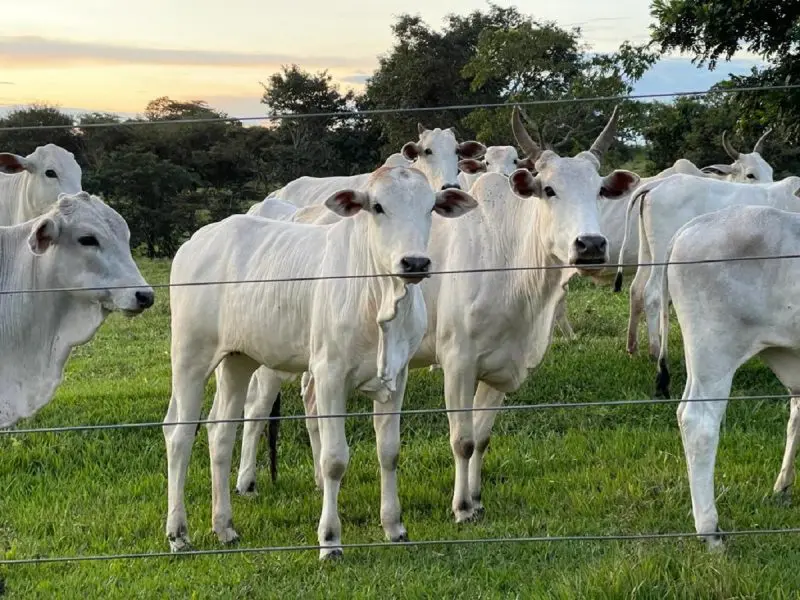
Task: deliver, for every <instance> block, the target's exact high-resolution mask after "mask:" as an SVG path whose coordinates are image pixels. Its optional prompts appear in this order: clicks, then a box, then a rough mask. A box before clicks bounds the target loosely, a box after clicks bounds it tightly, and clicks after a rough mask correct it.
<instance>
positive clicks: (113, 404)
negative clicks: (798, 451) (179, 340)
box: [0, 263, 800, 598]
mask: <svg viewBox="0 0 800 600" xmlns="http://www.w3.org/2000/svg"><path fill="white" fill-rule="evenodd" d="M143 268H144V271H145V274H146V277H147V278H148V280H149V281H150V282H153V283H156V282H165V281H167V279H168V266H167V265H166V264H165V263H145V264H144V265H143ZM571 287H572V290H571V295H570V307H569V309H570V317H571V320H572V323H573V325H574V327H575V329H576V331H577V332H578V333H579V336H580V337H579V339H577V340H575V341H573V342H569V343H567V342H564V341H562V340H557V341H556V343H555V344H554V346H553V347H552V348H551V350H550V351H549V353H548V355H547V358H546V360H545V361H544V363H543V364H542V366H541V367H540V369H539V370H538V371H537V372H536V373H535V374H534V375H533V376H531V377H530V378H529V379H528V382H527V383H526V385H525V386H524V387H523V388H522V389H521V390H519V391H518V392H517V393H516V394H514V395H513V396H512V397H511V398H510V399H509V402H512V403H541V402H561V401H563V402H567V401H587V400H611V399H624V398H631V399H633V398H647V397H650V396H651V394H652V390H653V377H654V367H653V365H652V364H651V363H650V362H649V360H648V359H646V358H644V357H640V358H635V359H630V358H628V356H627V355H626V354H625V351H624V340H623V333H624V328H625V321H626V311H627V295H626V294H618V295H614V294H612V293H611V291H610V290H609V289H608V288H605V289H600V288H595V287H593V286H591V285H585V284H582V283H577V284H574V285H572V286H571ZM157 296H158V301H157V304H156V306H155V307H154V308H153V309H152V310H151V311H150V312H149V314H147V315H146V316H143V317H140V318H137V319H133V320H126V319H124V318H122V317H117V316H114V317H112V318H111V319H109V321H107V322H106V324H105V325H104V326H103V328H102V329H101V331H100V332H99V334H98V335H97V337H96V338H95V339H94V340H93V341H92V342H91V343H90V344H88V345H86V346H84V347H82V348H80V349H78V350H77V351H76V352H75V353H74V355H73V358H72V359H71V361H70V363H69V368H68V373H67V376H66V380H65V382H64V384H63V386H62V387H61V389H60V391H59V393H58V396H57V397H56V399H55V400H54V401H53V403H52V404H50V405H49V406H48V407H47V408H46V409H45V410H43V411H42V412H41V413H40V414H39V415H38V416H37V417H36V418H35V419H34V420H32V421H31V422H29V423H26V424H25V425H26V426H47V425H69V424H94V423H112V422H122V421H159V420H161V419H163V417H164V414H165V412H166V407H167V403H168V399H169V391H170V369H169V357H168V350H169V310H168V305H167V296H168V294H167V293H166V290H159V291H158V293H157ZM671 347H672V348H673V352H672V356H673V359H672V363H673V368H674V370H675V381H674V387H673V394H675V393H677V394H680V392H681V391H682V385H683V369H682V365H681V363H682V355H681V352H680V346H679V335H678V331H677V328H676V327H673V331H672V340H671ZM209 392H210V388H209ZM783 392H784V390H783V389H782V388H781V387H780V386H779V384H778V383H777V380H776V379H775V378H774V376H773V375H772V374H771V372H769V371H768V370H766V368H765V367H764V366H763V365H762V364H760V363H758V362H753V363H750V364H748V365H746V366H745V367H744V368H743V369H741V370H740V372H739V374H738V375H737V378H736V381H735V386H734V394H737V395H742V394H751V393H753V394H763V393H783ZM209 399H210V395H209ZM442 404H443V400H442V385H441V374H440V373H434V374H431V373H429V372H427V371H418V372H415V373H414V374H413V375H412V381H411V384H410V386H409V392H408V396H407V400H406V406H408V407H436V406H441V405H442ZM369 409H370V405H369V404H368V402H367V401H366V400H365V398H363V397H356V398H354V399H353V401H352V403H351V408H350V410H353V411H355V410H369ZM301 410H302V409H301V405H300V402H299V398H298V395H297V389H296V388H292V389H291V391H290V392H288V393H287V394H286V395H285V399H284V413H286V414H288V413H297V412H300V411H301ZM206 411H207V408H206ZM787 414H788V410H787V406H786V403H784V402H776V401H766V402H757V403H756V402H734V403H732V404H731V406H730V407H729V411H728V415H727V420H726V423H725V425H724V431H723V436H722V442H721V445H720V453H719V458H718V468H717V493H718V495H719V500H718V505H719V510H720V516H721V526H722V527H723V529H727V530H732V529H746V528H772V527H775V528H779V527H792V526H798V525H800V514H798V510H797V509H796V508H795V507H794V506H792V505H791V503H790V502H787V501H786V500H783V501H777V500H775V499H773V498H772V496H771V493H770V492H771V488H772V483H773V480H774V478H775V477H776V475H777V473H778V470H779V466H780V458H781V452H782V448H783V444H784V430H785V424H786V417H787ZM348 438H349V441H350V444H351V449H352V458H351V461H350V468H349V470H348V472H347V475H346V477H345V481H344V486H343V490H342V493H341V498H340V509H341V517H342V522H343V541H344V542H345V543H353V542H370V541H380V540H382V530H381V527H380V523H379V515H378V507H379V489H378V464H377V459H376V457H375V447H374V436H373V433H372V427H371V422H370V421H369V420H366V419H351V420H350V422H349V423H348ZM402 439H403V450H402V454H401V460H400V477H401V479H400V486H401V487H400V494H401V500H402V502H403V508H404V516H405V523H406V525H407V527H408V529H409V533H410V535H411V537H412V538H413V539H418V540H419V539H445V538H472V537H503V536H505V537H513V536H529V535H567V534H610V533H637V532H665V531H692V530H693V524H692V520H691V514H690V502H689V491H688V485H687V482H686V472H685V463H684V460H683V454H682V449H681V445H680V439H679V435H678V431H677V424H676V421H675V406H674V405H655V406H643V407H623V408H602V407H601V408H597V409H592V410H578V409H558V410H549V411H537V412H526V413H518V414H511V413H507V414H503V415H501V417H500V418H499V419H498V422H497V425H496V427H495V437H494V438H493V440H492V446H491V450H490V452H489V454H488V456H487V460H486V465H485V471H484V472H485V487H484V503H485V505H486V515H485V516H484V518H483V519H482V520H481V521H480V522H478V523H475V524H472V525H465V526H456V525H455V524H454V523H453V522H452V520H451V514H450V508H449V507H450V494H451V486H452V460H451V455H450V449H449V445H448V443H447V427H446V418H445V416H444V415H437V416H433V417H432V416H430V415H427V416H409V417H407V418H405V419H404V420H403V438H402ZM195 446H196V447H195V450H194V454H193V460H192V464H191V469H190V474H189V480H188V484H187V510H188V511H189V523H190V528H191V530H192V533H193V542H194V544H195V547H196V548H199V549H213V548H218V547H219V546H218V543H217V541H216V537H215V536H213V535H212V534H211V531H210V493H211V492H210V476H209V471H208V452H207V450H206V448H207V438H206V435H205V429H204V428H203V429H202V430H201V432H200V434H199V435H198V438H197V443H196V445H195ZM261 460H262V462H264V463H265V462H266V456H265V454H262V458H261ZM234 461H235V464H238V448H237V452H236V454H235V456H234ZM258 483H259V486H260V495H259V496H258V497H256V498H250V499H245V498H240V497H237V496H234V499H233V505H234V518H235V522H236V526H237V530H238V532H239V534H240V535H241V536H242V542H241V545H242V546H268V545H284V544H316V524H317V520H318V518H319V511H320V505H321V496H320V494H319V493H318V492H317V491H316V489H315V487H314V482H313V472H312V465H311V452H310V449H309V448H308V444H307V437H306V433H305V427H304V425H303V423H302V422H301V421H294V422H284V424H283V425H282V438H281V445H280V474H279V480H278V482H277V483H276V484H272V483H270V481H269V474H268V470H267V469H266V468H264V469H263V470H262V472H261V474H260V478H259V482H258ZM231 485H232V486H233V481H232V482H231ZM165 510H166V458H165V453H164V439H163V436H162V433H161V430H160V429H159V428H154V429H143V430H120V431H102V432H86V433H61V434H33V435H20V436H0V555H2V554H5V557H6V558H23V557H34V556H58V555H86V554H111V553H123V552H151V551H164V550H165V549H167V543H166V539H165V537H164V519H165ZM799 541H800V540H798V539H797V538H796V537H792V536H789V535H786V536H779V537H772V536H771V537H763V538H762V537H758V538H735V539H732V540H730V541H729V542H728V547H727V551H726V552H725V553H722V554H709V553H707V552H706V551H705V550H704V548H703V546H702V545H701V544H700V543H699V542H698V541H697V540H695V539H694V538H690V539H684V540H667V541H642V542H610V543H609V542H591V543H588V542H587V543H548V544H544V543H536V544H496V545H491V546H481V545H470V546H458V547H425V548H411V549H406V548H403V549H399V548H389V549H379V550H375V549H373V550H349V551H346V553H345V558H344V560H343V561H341V562H339V563H337V564H319V562H318V560H317V553H316V552H301V553H278V554H264V555H233V556H222V557H220V556H212V557H197V558H188V559H187V558H153V559H147V560H135V561H133V560H117V561H111V562H97V563H79V564H68V565H44V566H14V567H8V566H5V567H0V579H4V580H5V595H6V596H7V597H9V598H27V597H46V598H51V597H64V598H71V597H76V598H77V597H81V598H83V597H89V598H99V597H102V598H139V597H141V598H184V597H185V598H218V597H224V598H273V597H281V596H282V597H285V598H293V597H300V596H301V595H302V596H303V597H312V596H313V597H318V596H319V597H321V596H325V597H328V596H332V597H341V598H361V597H380V598H391V597H433V598H445V597H446V598H451V597H469V598H500V597H503V598H506V597H514V596H518V597H523V598H531V597H533V598H550V597H553V598H574V597H591V598H621V597H625V598H627V597H636V598H665V597H676V598H755V597H764V598H781V597H789V596H790V595H791V594H794V593H795V592H794V591H795V590H798V589H800V572H798V569H797V561H798V558H800V552H798V550H799V549H800V545H798V542H799Z"/></svg>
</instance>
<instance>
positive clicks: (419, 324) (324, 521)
mask: <svg viewBox="0 0 800 600" xmlns="http://www.w3.org/2000/svg"><path fill="white" fill-rule="evenodd" d="M325 206H327V207H328V208H329V209H330V210H332V211H334V212H336V213H337V214H339V215H341V216H342V217H353V218H346V219H342V220H341V221H339V222H337V223H335V224H333V225H330V226H316V225H306V224H298V223H286V222H280V221H273V220H269V219H263V218H260V217H255V216H251V215H234V216H232V217H229V218H227V219H225V220H223V221H221V222H219V223H214V224H211V225H207V226H206V227H203V228H202V229H200V230H199V231H197V232H196V233H195V234H194V235H193V236H192V237H191V239H190V240H189V241H188V242H186V243H185V244H184V245H183V246H181V248H180V249H179V250H178V253H177V254H176V256H175V259H174V261H173V263H172V274H171V281H172V282H173V283H178V284H179V283H189V282H198V281H209V280H212V281H213V280H248V279H269V278H286V277H289V278H295V277H307V276H310V277H314V276H320V277H321V276H324V277H329V276H340V275H365V276H367V278H363V279H354V278H347V279H343V278H338V279H320V280H314V281H298V282H291V283H287V282H283V283H276V284H274V285H263V284H262V285H248V284H241V285H226V286H210V287H202V288H197V287H192V288H187V287H173V288H171V295H170V297H171V306H172V353H171V354H172V383H173V387H172V399H171V401H170V406H169V411H168V413H167V416H166V419H165V422H170V421H185V420H194V419H197V418H198V416H199V414H200V409H201V406H202V403H203V390H204V388H205V384H206V381H207V380H208V378H209V376H210V375H211V372H212V371H213V370H214V369H215V368H217V366H218V365H219V368H218V369H217V395H216V397H215V402H214V405H213V407H212V410H211V413H210V415H209V417H210V418H211V419H217V418H226V417H238V416H239V415H241V413H242V409H243V406H244V403H245V398H246V395H247V389H248V382H249V381H250V378H251V376H252V374H253V372H254V371H255V370H256V368H257V367H258V366H259V365H265V366H267V367H269V368H272V369H277V370H280V371H284V372H288V373H292V372H294V373H300V372H303V371H306V370H308V371H309V373H310V374H311V377H312V378H313V380H312V384H311V385H313V387H314V390H315V392H314V393H315V398H316V406H317V409H318V411H319V414H321V415H326V414H341V413H344V412H345V410H346V400H347V397H348V394H349V393H350V392H352V391H354V390H356V389H360V390H362V391H365V392H367V393H369V394H370V395H371V396H372V397H373V400H374V408H375V411H376V412H384V411H397V410H399V409H400V407H401V405H402V400H403V394H404V391H405V385H406V378H407V374H408V360H409V358H410V356H411V355H412V354H414V352H416V350H417V348H418V347H419V344H420V342H421V341H422V336H423V333H424V331H425V326H426V309H425V303H424V302H423V298H422V293H421V291H420V288H419V287H418V286H417V285H411V284H418V283H419V282H420V281H422V280H423V279H424V278H425V277H426V276H427V273H428V271H429V270H430V267H431V259H430V258H429V257H428V254H427V245H428V239H429V236H430V229H431V222H432V219H433V217H432V213H433V212H436V213H437V214H438V215H441V216H443V217H457V216H460V215H461V214H464V213H466V212H468V211H469V210H471V209H472V208H474V207H475V206H476V204H475V201H474V200H473V199H472V198H471V197H470V196H469V195H467V194H466V193H464V192H462V191H460V190H455V189H447V190H442V191H440V192H438V193H434V192H433V190H431V188H430V185H429V184H428V182H427V180H426V179H425V177H424V176H423V175H422V174H421V173H420V172H419V171H417V170H415V169H408V168H403V167H395V168H383V167H382V168H379V169H378V170H377V171H375V173H374V174H373V175H372V177H371V178H370V181H369V183H368V185H367V186H366V189H364V190H361V191H357V190H340V191H338V192H336V193H334V194H333V195H331V196H330V197H329V198H328V199H327V200H326V201H325ZM354 215H355V216H354ZM433 264H434V266H435V265H436V263H433ZM380 273H383V274H389V273H394V274H395V276H392V277H388V276H387V277H374V275H377V274H380ZM370 275H373V277H369V276H370ZM268 412H269V410H268ZM319 427H320V431H321V448H322V451H321V455H320V464H321V466H322V474H323V478H324V485H323V488H324V498H323V509H322V515H321V518H320V522H319V529H318V535H319V543H320V545H321V546H323V549H322V550H321V551H320V558H326V557H329V556H336V555H339V554H341V548H340V544H341V523H340V521H339V515H338V510H337V498H338V493H339V487H340V483H341V480H342V477H343V476H344V472H345V470H346V468H347V463H348V460H349V450H348V447H347V441H346V439H345V428H344V420H343V419H342V418H336V419H331V420H323V421H322V422H321V423H320V424H319ZM375 431H376V436H377V446H378V458H379V461H380V464H381V523H382V525H383V527H384V531H385V533H386V537H387V539H389V540H394V541H398V540H404V539H406V537H407V534H406V529H405V527H404V525H403V523H402V520H401V514H400V501H399V498H398V494H397V477H396V467H397V458H398V453H399V446H400V438H399V435H400V418H399V416H398V415H386V416H379V417H377V418H376V419H375ZM194 432H195V427H194V426H192V425H180V426H169V425H165V426H164V436H165V439H166V444H167V461H168V469H169V513H168V518H167V528H166V530H167V537H168V539H169V542H170V547H171V549H172V550H173V551H179V550H181V549H183V548H185V547H186V546H187V545H188V543H189V537H188V527H187V521H186V512H185V508H184V503H183V489H184V483H185V478H186V470H187V467H188V462H189V456H190V453H191V447H192V442H193V440H194ZM208 433H209V446H210V452H211V474H212V499H213V502H212V523H213V529H214V531H215V532H216V533H217V536H218V537H219V539H220V541H222V542H223V543H228V542H232V541H233V540H235V539H236V538H237V534H236V532H235V531H234V528H233V523H232V515H231V506H230V492H229V488H228V479H229V477H230V468H231V455H232V451H233V443H234V440H235V435H236V426H235V424H231V423H226V424H209V425H208Z"/></svg>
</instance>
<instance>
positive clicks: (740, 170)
mask: <svg viewBox="0 0 800 600" xmlns="http://www.w3.org/2000/svg"><path fill="white" fill-rule="evenodd" d="M727 133H728V132H727V131H723V132H722V147H723V148H724V149H725V152H726V153H727V154H728V156H730V157H731V158H732V159H733V164H730V165H709V166H707V167H703V168H702V169H701V171H702V172H703V173H706V174H707V175H709V176H711V177H714V178H715V179H724V180H726V181H735V182H738V183H771V182H772V181H773V174H772V167H771V166H770V164H769V163H768V162H767V161H765V160H764V159H763V158H762V157H761V150H762V149H763V146H764V140H765V139H766V138H767V136H768V135H769V134H770V133H772V128H769V129H767V130H766V131H765V132H764V134H763V135H762V136H761V137H760V138H758V141H757V142H756V145H755V146H753V151H752V152H748V153H744V152H739V151H738V150H737V149H736V148H734V147H733V145H732V144H731V143H730V141H729V140H728V139H727Z"/></svg>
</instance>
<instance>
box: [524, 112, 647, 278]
mask: <svg viewBox="0 0 800 600" xmlns="http://www.w3.org/2000/svg"><path fill="white" fill-rule="evenodd" d="M616 125H617V110H616V109H614V113H613V114H612V115H611V119H610V120H609V122H608V124H607V125H606V127H605V128H604V129H603V131H602V133H601V134H600V135H599V136H598V138H597V139H596V140H595V142H594V143H593V144H592V146H591V148H590V149H589V151H588V152H580V153H578V154H577V155H576V156H574V157H571V158H570V157H562V156H559V155H558V154H556V153H555V152H554V151H552V150H542V149H541V148H540V147H539V146H538V145H537V144H536V143H535V142H534V141H533V139H531V137H530V135H529V134H528V132H527V131H526V130H525V126H524V125H523V124H522V121H521V119H520V114H519V108H518V107H516V106H515V107H514V111H513V113H512V117H511V127H512V130H513V132H514V137H515V138H516V140H517V143H518V144H519V145H520V147H521V148H522V149H523V151H524V152H525V153H526V154H527V158H529V159H531V160H534V161H535V170H536V174H535V175H534V174H533V173H531V172H530V171H529V170H528V169H518V170H517V171H515V172H514V173H512V174H511V176H510V177H509V184H510V185H511V189H512V190H513V191H514V193H515V194H516V195H518V196H520V197H522V198H532V199H535V200H536V201H537V202H540V203H541V204H540V210H539V213H538V217H539V219H540V223H539V224H538V226H539V227H540V233H541V235H542V240H541V242H542V243H543V244H544V246H545V248H546V249H547V251H548V252H549V253H550V255H551V256H552V257H554V258H555V260H557V261H558V262H560V263H562V264H570V265H574V266H575V267H576V269H577V270H578V272H579V273H580V274H582V275H587V274H591V270H593V269H596V268H598V267H597V266H598V265H603V264H605V263H607V262H608V259H609V254H608V240H607V239H606V237H605V235H603V232H602V231H601V230H600V224H599V223H600V214H599V202H613V201H614V200H615V199H618V198H621V197H622V196H624V195H625V194H627V193H628V192H629V191H631V190H632V189H634V188H635V187H636V186H637V185H638V183H639V176H638V175H636V174H635V173H632V172H630V171H624V170H616V171H613V172H611V173H610V174H609V175H606V176H605V177H603V176H601V175H600V173H599V169H600V159H601V158H602V156H603V153H604V152H605V151H606V150H607V149H608V147H609V146H610V145H611V142H612V141H613V139H614V134H615V131H616Z"/></svg>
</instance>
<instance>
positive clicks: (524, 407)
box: [0, 394, 793, 436]
mask: <svg viewBox="0 0 800 600" xmlns="http://www.w3.org/2000/svg"><path fill="white" fill-rule="evenodd" d="M792 397H793V396H790V395H788V394H767V395H760V396H731V397H729V398H689V399H687V400H682V399H680V398H648V399H645V400H599V401H597V402H563V403H559V402H548V403H540V404H508V405H502V406H492V407H490V406H478V407H472V408H416V409H409V410H396V411H386V412H377V413H376V412H354V413H335V414H330V415H319V414H315V415H308V416H306V415H300V414H293V415H280V416H278V417H242V418H236V419H197V420H191V421H168V422H164V421H145V422H140V423H106V424H101V425H65V426H62V427H41V428H30V429H0V436H2V435H12V434H19V435H22V434H32V433H65V432H77V431H105V430H112V429H146V428H151V427H177V426H180V425H208V424H217V423H248V422H257V421H297V420H300V419H342V418H347V417H374V416H382V417H386V416H391V415H400V416H403V417H405V416H412V415H430V414H439V413H443V414H447V413H457V412H487V411H497V412H509V411H517V410H518V411H532V410H546V409H559V408H593V407H603V406H605V407H609V406H645V405H652V404H679V403H681V402H728V401H731V400H735V401H739V400H748V401H756V400H789V399H790V398H792Z"/></svg>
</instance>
